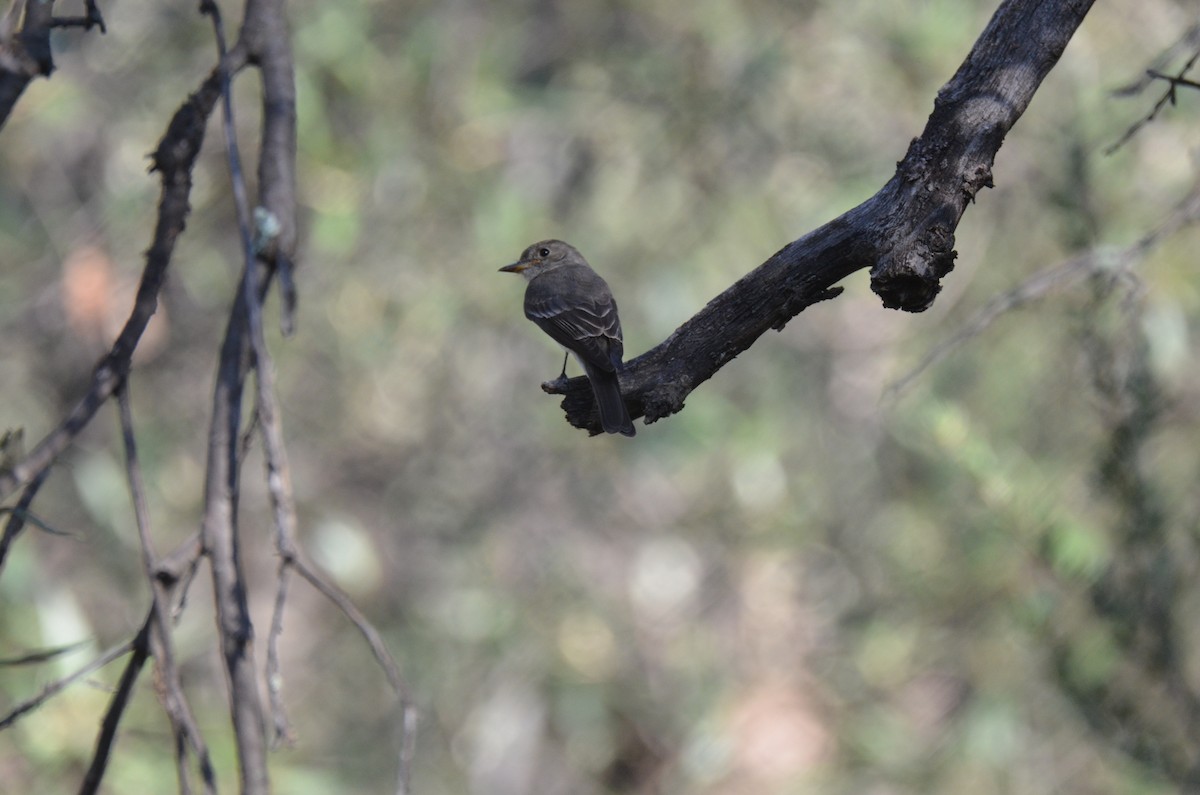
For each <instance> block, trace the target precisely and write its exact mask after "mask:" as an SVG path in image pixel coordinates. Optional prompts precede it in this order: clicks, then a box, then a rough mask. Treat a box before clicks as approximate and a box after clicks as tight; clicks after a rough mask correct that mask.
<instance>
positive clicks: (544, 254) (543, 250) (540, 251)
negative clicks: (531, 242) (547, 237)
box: [538, 248, 550, 257]
mask: <svg viewBox="0 0 1200 795" xmlns="http://www.w3.org/2000/svg"><path fill="white" fill-rule="evenodd" d="M538 256H539V257H548V256H550V249H548V248H539V249H538Z"/></svg>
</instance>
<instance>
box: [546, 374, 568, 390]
mask: <svg viewBox="0 0 1200 795" xmlns="http://www.w3.org/2000/svg"><path fill="white" fill-rule="evenodd" d="M570 380H571V379H569V378H567V375H566V373H563V374H562V375H560V376H559V377H558V378H555V379H554V380H553V381H543V382H542V391H543V392H545V393H546V394H547V395H565V394H567V382H568V381H570Z"/></svg>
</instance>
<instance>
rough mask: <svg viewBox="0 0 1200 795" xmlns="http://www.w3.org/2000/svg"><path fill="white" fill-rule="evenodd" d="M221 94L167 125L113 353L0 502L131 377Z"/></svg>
mask: <svg viewBox="0 0 1200 795" xmlns="http://www.w3.org/2000/svg"><path fill="white" fill-rule="evenodd" d="M34 5H35V6H36V5H38V4H36V3H35V4H34ZM46 5H47V6H48V5H49V3H47V4H46ZM245 63H246V61H245V55H244V53H243V52H242V51H240V50H234V51H233V52H232V53H230V59H229V63H228V64H227V65H226V66H227V68H229V69H231V70H233V69H240V68H241V67H243V66H244V65H245ZM219 96H220V78H219V74H218V73H217V72H214V73H213V74H211V75H209V77H208V78H207V79H206V80H205V81H204V83H203V84H202V85H201V86H200V89H199V90H198V91H196V93H194V94H192V95H191V96H190V97H189V98H188V100H187V101H186V102H185V103H184V104H183V105H182V106H181V107H180V108H179V110H177V111H176V112H175V115H174V116H173V117H172V119H171V122H170V124H168V125H167V131H166V133H165V134H164V135H163V138H162V140H161V141H160V142H159V145H158V148H157V149H156V150H155V152H154V155H153V156H152V161H153V162H152V165H151V167H150V170H151V171H157V172H158V173H159V174H160V175H161V179H162V193H161V195H160V197H159V204H158V223H157V226H156V227H155V230H154V240H153V242H152V243H151V244H150V250H149V251H148V252H147V253H146V267H145V268H144V269H143V271H142V280H141V283H140V284H139V285H138V291H137V298H136V300H135V303H134V307H133V312H132V313H131V314H130V316H129V319H128V320H127V321H126V322H125V326H124V328H123V329H122V330H121V333H120V335H119V336H118V337H117V340H116V342H114V343H113V346H112V348H111V350H110V351H109V353H108V354H107V355H106V356H105V357H104V358H102V359H101V360H100V362H99V363H98V364H97V365H96V369H95V370H94V371H93V373H92V383H91V386H90V388H89V389H88V392H87V394H85V395H84V396H83V398H82V399H81V400H80V401H79V403H77V404H76V406H75V408H74V409H72V410H71V413H70V414H69V415H68V416H67V418H66V419H65V420H63V422H62V423H61V424H60V425H59V426H58V427H57V428H55V429H54V430H53V431H52V432H51V433H50V434H48V435H47V436H46V437H45V438H44V439H42V440H41V441H40V442H39V443H38V444H37V445H36V446H35V447H34V448H33V450H32V451H30V453H29V454H28V455H27V456H25V458H24V459H23V460H21V461H19V462H17V463H16V464H15V465H14V466H13V467H12V469H11V470H8V471H4V472H0V500H2V499H4V498H6V497H7V496H8V495H9V494H12V493H13V492H14V491H15V490H16V489H18V488H19V487H21V486H22V485H23V484H28V483H31V482H32V481H34V480H35V479H37V478H39V477H44V474H43V473H44V471H45V470H47V469H48V468H49V467H50V466H51V465H52V464H53V463H54V462H55V460H57V458H58V456H59V455H61V454H62V452H63V451H64V450H66V449H67V447H69V446H70V445H71V443H72V442H73V441H74V439H75V437H76V436H77V435H78V434H79V432H80V431H82V430H83V429H84V427H86V426H87V424H88V423H89V422H90V421H91V419H92V417H93V416H95V413H96V411H97V410H99V408H100V406H102V405H103V404H104V402H105V401H106V400H108V399H109V398H110V397H112V395H113V393H114V392H115V391H116V389H117V387H118V386H119V385H120V384H121V382H122V381H123V380H124V378H125V376H126V375H127V374H128V372H129V365H130V361H131V359H132V357H133V351H134V348H136V347H137V344H138V341H139V340H140V339H141V336H142V333H143V332H144V331H145V330H146V325H147V324H148V323H149V322H150V318H151V316H152V315H153V314H154V312H155V311H156V310H157V308H158V294H159V292H160V291H161V290H162V285H163V282H164V280H165V278H166V273H167V266H168V265H170V262H171V256H172V254H173V253H174V251H175V243H176V242H177V241H178V239H179V236H180V235H181V234H182V233H183V229H184V226H185V225H186V219H187V214H188V212H189V210H190V206H189V203H188V201H189V196H190V194H191V190H192V167H193V166H194V165H195V162H196V156H197V154H199V151H200V146H201V144H202V143H203V141H204V128H205V124H206V122H207V120H208V116H209V114H210V113H212V109H213V106H214V105H215V104H216V101H217V98H218V97H219Z"/></svg>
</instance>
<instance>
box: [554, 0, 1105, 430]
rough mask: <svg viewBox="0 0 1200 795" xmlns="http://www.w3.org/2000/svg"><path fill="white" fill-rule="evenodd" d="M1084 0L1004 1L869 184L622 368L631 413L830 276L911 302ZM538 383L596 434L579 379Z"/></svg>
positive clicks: (824, 290)
mask: <svg viewBox="0 0 1200 795" xmlns="http://www.w3.org/2000/svg"><path fill="white" fill-rule="evenodd" d="M1092 2H1093V0H1006V1H1005V2H1004V3H1003V4H1001V6H1000V8H999V9H998V10H997V11H996V13H995V15H994V16H993V17H992V19H991V21H990V22H989V23H988V25H987V27H986V28H985V29H984V31H983V33H982V34H981V35H980V36H979V39H978V40H977V41H976V42H975V46H974V47H973V48H972V49H971V52H970V54H969V55H968V56H967V58H966V60H965V61H964V62H963V64H962V66H960V67H959V69H958V71H957V72H956V73H955V75H954V77H952V78H951V79H950V82H948V83H947V84H946V85H945V86H944V87H943V88H942V89H941V91H939V92H938V96H937V98H936V100H935V101H934V108H933V113H932V114H931V115H930V117H929V120H928V122H927V123H926V126H925V130H924V131H923V132H922V133H921V136H920V137H919V138H916V139H915V140H913V142H912V143H911V144H910V145H909V147H908V152H907V153H906V154H905V155H904V159H903V160H901V161H900V162H899V163H898V164H897V168H896V173H895V175H894V176H893V177H892V178H891V179H890V180H889V181H888V182H887V184H886V185H884V186H883V187H882V188H881V189H880V190H879V192H878V193H876V194H875V195H874V196H872V197H871V198H870V199H867V200H866V201H865V202H863V203H862V204H860V205H859V206H857V207H855V208H854V209H852V210H850V211H848V212H846V213H845V214H843V215H842V216H840V217H838V218H835V219H834V220H832V221H830V222H829V223H827V224H825V225H824V226H822V227H820V228H818V229H815V230H813V231H812V232H809V233H808V234H807V235H804V236H803V237H801V238H799V239H798V240H795V241H794V242H792V243H789V244H788V245H786V246H784V247H783V248H782V249H780V250H779V251H778V252H777V253H776V254H775V255H774V256H773V257H771V258H770V259H769V260H767V261H766V262H764V263H763V264H762V265H760V266H759V267H758V268H756V269H755V270H753V271H751V272H750V273H749V274H747V275H746V276H744V277H742V278H741V279H740V280H738V281H737V282H736V283H735V284H734V285H733V286H732V287H730V288H729V289H728V290H726V291H725V292H723V293H722V294H721V295H719V296H717V297H716V298H714V299H713V300H712V301H710V302H709V303H708V305H707V306H705V307H704V308H703V309H702V310H700V312H698V313H697V314H696V315H695V316H694V317H692V318H691V319H690V320H688V321H687V322H686V323H684V324H683V325H682V326H680V327H679V328H678V329H676V330H675V332H674V333H672V334H671V336H669V337H668V338H667V339H666V340H665V341H664V342H662V343H661V344H659V345H658V346H657V347H655V348H653V349H652V350H650V351H648V352H646V353H644V354H642V355H641V356H638V357H637V358H635V359H633V360H632V361H630V362H628V363H627V365H626V369H625V372H623V373H622V374H621V391H622V393H623V394H624V395H625V397H626V401H627V403H628V404H629V408H630V413H631V414H633V415H634V416H635V417H636V416H644V417H645V418H646V422H654V421H656V420H659V419H662V418H663V417H667V416H670V415H671V414H674V413H675V412H677V411H680V410H681V409H682V408H683V404H684V400H685V399H686V398H687V396H688V395H689V394H690V393H691V392H692V390H694V389H696V388H697V387H698V386H699V385H700V384H702V383H704V382H705V381H707V380H708V379H709V378H712V376H713V375H714V374H715V373H716V372H717V370H719V369H720V368H721V367H723V366H725V365H726V364H728V363H729V362H730V361H732V360H733V359H734V358H736V357H737V356H738V355H739V354H740V353H742V352H743V351H745V350H746V349H747V348H749V347H750V346H751V345H753V344H754V342H755V341H756V340H757V339H758V338H759V337H761V336H762V335H763V334H764V333H765V332H766V331H767V330H768V329H781V328H783V326H784V325H786V324H787V322H788V321H789V320H791V319H792V318H793V317H795V316H796V315H797V314H798V313H799V312H800V311H801V310H803V309H805V308H806V307H808V306H811V305H812V304H814V303H816V302H818V301H821V300H824V299H826V298H832V297H833V296H835V295H836V294H837V292H838V288H835V287H834V285H835V284H836V283H837V282H839V281H841V280H842V279H844V278H846V277H847V276H849V275H850V274H852V273H854V272H856V271H859V270H862V269H864V268H870V269H871V288H872V289H873V290H874V291H875V292H876V293H877V294H878V295H879V297H880V298H881V299H882V301H883V305H884V306H885V307H889V308H894V309H903V310H906V311H910V312H920V311H923V310H925V309H927V308H928V307H929V306H930V305H931V304H932V302H933V299H934V297H935V296H936V295H937V293H938V291H939V290H940V289H941V283H940V280H941V278H942V277H943V276H945V275H946V274H947V273H949V271H950V270H951V269H952V268H953V266H954V258H955V251H954V230H955V229H956V228H957V226H958V222H959V220H960V219H961V217H962V214H963V212H964V211H965V210H966V208H967V205H968V204H969V203H971V202H972V201H973V200H974V198H975V195H976V194H977V193H978V192H979V190H980V189H981V188H985V187H990V186H991V185H992V162H993V160H994V159H995V156H996V152H997V151H998V150H999V149H1000V145H1001V143H1003V141H1004V136H1005V135H1006V134H1007V133H1008V131H1009V130H1010V129H1012V127H1013V125H1014V124H1015V123H1016V122H1017V120H1018V119H1019V118H1020V117H1021V114H1022V113H1024V111H1025V109H1026V107H1028V105H1029V102H1030V100H1032V99H1033V96H1034V93H1035V92H1036V91H1037V89H1038V87H1039V86H1040V85H1041V82H1042V80H1043V79H1044V78H1045V77H1046V75H1047V74H1048V73H1049V72H1050V70H1051V68H1053V66H1054V65H1055V63H1057V62H1058V59H1059V57H1060V56H1061V55H1062V53H1063V50H1064V49H1065V48H1066V46H1067V42H1069V41H1070V40H1071V37H1072V35H1074V33H1075V30H1076V29H1077V28H1078V27H1079V25H1080V23H1081V22H1082V21H1083V19H1084V17H1085V16H1086V15H1087V12H1088V10H1089V9H1090V8H1091V6H1092ZM542 388H543V389H545V390H546V391H548V392H551V393H554V394H563V395H565V397H564V400H563V402H562V407H563V410H564V411H565V412H566V415H567V421H568V422H570V423H571V424H572V425H574V426H576V427H578V428H584V429H587V430H588V431H589V432H591V433H593V434H596V433H599V432H600V425H599V419H598V417H597V416H596V414H595V408H594V405H595V401H594V400H593V398H592V394H591V389H590V387H589V386H588V382H587V379H586V378H584V377H578V378H573V379H570V380H569V381H567V382H566V383H565V384H559V383H554V382H551V383H547V384H543V387H542Z"/></svg>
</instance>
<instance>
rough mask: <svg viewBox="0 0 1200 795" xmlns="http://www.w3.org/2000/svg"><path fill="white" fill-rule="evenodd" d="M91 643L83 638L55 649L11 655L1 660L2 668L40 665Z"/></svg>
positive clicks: (0, 665) (0, 666)
mask: <svg viewBox="0 0 1200 795" xmlns="http://www.w3.org/2000/svg"><path fill="white" fill-rule="evenodd" d="M89 643H91V641H87V640H81V641H77V642H75V643H68V644H67V645H66V646H55V647H54V648H53V649H38V650H37V651H30V652H26V653H25V654H22V655H21V656H20V657H9V658H7V659H3V660H0V668H15V667H17V666H19V665H40V664H41V663H45V662H50V661H51V660H53V659H56V658H58V657H62V656H63V655H64V654H70V653H71V652H73V651H79V650H80V649H82V648H83V647H84V646H87V645H88V644H89Z"/></svg>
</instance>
